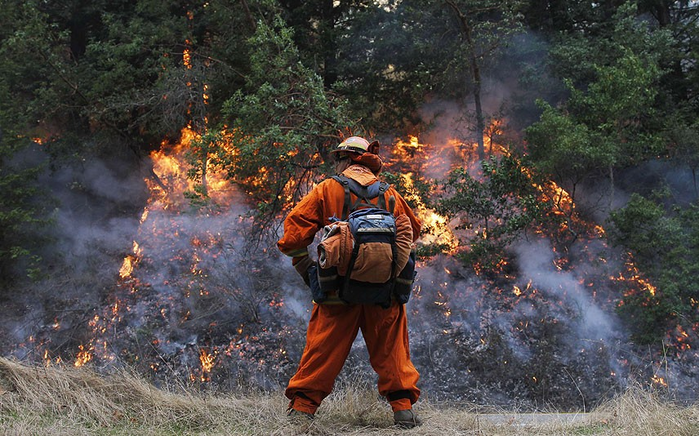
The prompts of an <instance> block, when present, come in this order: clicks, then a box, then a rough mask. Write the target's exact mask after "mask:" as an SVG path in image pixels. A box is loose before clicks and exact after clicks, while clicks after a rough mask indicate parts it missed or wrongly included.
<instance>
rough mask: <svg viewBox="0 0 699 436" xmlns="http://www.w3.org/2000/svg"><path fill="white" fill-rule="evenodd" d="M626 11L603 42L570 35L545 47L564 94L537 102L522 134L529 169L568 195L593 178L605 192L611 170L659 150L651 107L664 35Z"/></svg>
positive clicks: (622, 10) (659, 137)
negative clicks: (559, 100) (536, 115)
mask: <svg viewBox="0 0 699 436" xmlns="http://www.w3.org/2000/svg"><path fill="white" fill-rule="evenodd" d="M634 12H635V9H634V8H633V7H630V6H627V7H624V8H620V9H619V11H618V12H617V15H616V16H615V20H613V23H615V26H613V28H612V29H611V30H610V31H609V34H608V36H607V37H606V38H587V37H585V35H582V34H581V35H578V34H573V35H570V36H568V37H567V38H565V39H563V40H562V41H561V42H559V44H558V45H557V46H556V47H555V48H553V49H552V59H553V62H554V65H555V67H556V69H557V71H559V72H560V73H561V74H566V76H564V81H565V83H566V85H567V87H568V89H569V92H570V96H569V98H568V100H567V101H566V102H565V103H563V104H561V105H560V106H558V107H554V106H552V105H551V104H548V103H544V102H540V106H541V107H542V109H543V113H542V115H541V117H540V119H539V121H538V122H536V123H534V124H533V125H531V126H530V127H528V128H527V129H526V131H525V135H526V140H527V142H528V147H529V151H530V156H531V158H532V161H533V162H534V165H535V166H536V168H538V169H539V170H540V171H542V172H544V173H546V174H550V175H551V176H552V177H553V178H554V180H555V181H556V183H558V184H559V185H561V186H563V187H565V188H566V189H568V191H569V192H571V193H572V194H573V195H575V192H576V189H575V188H576V186H577V185H578V184H580V183H583V182H585V181H589V180H590V179H591V177H593V176H598V175H600V174H606V176H607V177H608V178H609V183H610V186H611V187H612V188H613V179H614V176H613V171H614V169H616V168H624V167H627V166H629V165H632V164H634V163H638V162H641V161H643V160H646V159H649V158H652V157H655V156H658V154H660V153H662V152H663V145H664V144H663V137H662V135H661V134H660V132H659V131H658V130H657V128H656V127H657V126H655V124H656V123H657V121H656V118H657V117H656V111H655V101H656V98H657V96H658V89H657V85H658V84H659V82H660V78H661V76H662V70H661V68H660V65H659V58H660V53H662V49H663V48H665V47H666V46H667V44H668V40H667V36H668V35H667V34H666V33H665V32H663V31H658V30H653V29H650V28H649V27H647V26H644V25H643V23H640V22H638V21H637V20H636V19H635V15H634ZM573 200H575V198H573Z"/></svg>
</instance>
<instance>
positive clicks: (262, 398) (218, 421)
mask: <svg viewBox="0 0 699 436" xmlns="http://www.w3.org/2000/svg"><path fill="white" fill-rule="evenodd" d="M285 406H286V401H285V399H284V397H283V395H282V394H281V392H272V393H260V392H255V393H251V392H236V393H232V394H224V393H217V394H204V393H192V392H188V391H186V390H183V389H168V390H163V389H158V388H156V387H154V386H152V385H150V384H149V383H148V382H146V381H144V380H143V379H142V378H140V377H138V376H135V375H133V374H131V373H128V372H126V371H121V372H118V373H112V374H110V375H99V374H97V373H95V372H93V371H90V370H88V369H85V368H74V367H68V366H66V367H57V366H53V367H49V368H44V367H39V366H26V365H23V364H20V363H17V362H14V361H10V360H7V359H2V358H0V429H2V433H3V434H13V435H30V434H52V435H77V434H84V435H89V434H131V435H141V434H143V435H145V434H147V435H160V434H162V435H165V434H167V435H177V434H182V435H184V434H207V435H292V434H316V435H321V434H345V435H363V434H375V435H391V434H398V433H402V432H401V431H399V430H398V429H396V428H394V427H393V426H392V425H391V414H390V411H389V408H388V406H387V404H386V403H385V402H384V401H383V400H381V399H380V398H378V397H377V395H376V393H375V392H374V391H373V389H371V387H369V386H367V385H366V384H364V383H357V384H354V383H351V382H350V383H348V382H345V383H344V384H343V386H339V387H338V389H337V390H336V392H335V393H333V394H332V395H331V396H330V397H329V398H328V399H327V400H326V402H325V403H324V404H323V406H322V409H321V411H319V414H318V417H317V418H316V420H315V421H314V422H313V423H312V424H311V425H310V426H308V425H303V424H301V425H291V424H289V423H288V422H287V420H286V417H285V416H284V408H285ZM419 411H420V413H421V415H422V416H423V418H424V419H425V421H426V422H425V424H424V425H423V426H422V427H420V428H417V429H414V430H411V431H410V434H414V435H434V434H441V435H466V434H487V435H571V434H573V435H631V434H633V435H654V436H655V435H673V436H676V435H679V436H681V435H687V436H689V435H695V434H697V433H698V432H699V407H698V406H692V407H679V406H676V405H673V404H671V403H669V402H665V401H662V400H660V399H659V398H658V397H656V396H655V395H653V394H652V393H649V392H648V391H643V390H640V389H630V390H628V391H627V392H626V393H625V394H623V395H621V396H619V397H617V398H616V399H614V400H612V401H609V402H607V403H605V404H603V405H602V406H600V407H598V408H597V409H596V410H595V411H593V412H592V413H589V414H583V415H572V414H564V415H559V414H555V413H551V414H518V413H516V411H496V413H495V414H486V413H482V408H479V407H477V406H475V405H470V404H462V405H458V406H454V405H450V406H445V405H440V404H431V403H430V402H429V400H428V399H427V400H425V401H422V402H421V403H420V406H419ZM498 412H499V413H498Z"/></svg>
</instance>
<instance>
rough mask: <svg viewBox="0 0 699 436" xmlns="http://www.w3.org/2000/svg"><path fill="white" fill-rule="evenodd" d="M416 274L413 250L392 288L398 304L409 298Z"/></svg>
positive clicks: (405, 301)
mask: <svg viewBox="0 0 699 436" xmlns="http://www.w3.org/2000/svg"><path fill="white" fill-rule="evenodd" d="M416 276H417V271H415V252H413V251H411V252H410V257H408V263H406V264H405V267H404V268H403V270H402V271H401V272H400V274H398V277H396V286H395V288H394V294H395V296H396V301H398V302H399V303H400V304H405V303H407V302H408V301H409V300H410V293H411V292H412V289H413V282H414V281H415V277H416Z"/></svg>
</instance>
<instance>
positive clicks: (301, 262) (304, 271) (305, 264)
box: [291, 255, 315, 287]
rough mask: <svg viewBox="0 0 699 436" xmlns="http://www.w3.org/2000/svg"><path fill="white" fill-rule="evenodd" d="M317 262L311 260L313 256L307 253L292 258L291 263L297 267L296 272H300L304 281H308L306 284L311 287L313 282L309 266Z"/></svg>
mask: <svg viewBox="0 0 699 436" xmlns="http://www.w3.org/2000/svg"><path fill="white" fill-rule="evenodd" d="M314 263H315V262H313V261H312V260H311V258H310V257H309V256H308V255H306V256H300V257H294V258H292V259H291V264H292V265H293V266H294V268H295V269H296V272H298V273H299V275H300V276H301V278H302V279H303V281H304V282H305V283H306V286H308V287H310V286H311V282H310V279H309V277H308V268H310V267H311V266H313V264H314Z"/></svg>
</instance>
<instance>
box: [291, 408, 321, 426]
mask: <svg viewBox="0 0 699 436" xmlns="http://www.w3.org/2000/svg"><path fill="white" fill-rule="evenodd" d="M286 416H287V417H288V418H289V420H290V421H294V422H298V423H310V422H311V421H313V418H315V416H313V414H312V413H308V412H301V411H300V410H296V409H294V408H292V407H290V408H289V410H287V411H286Z"/></svg>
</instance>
